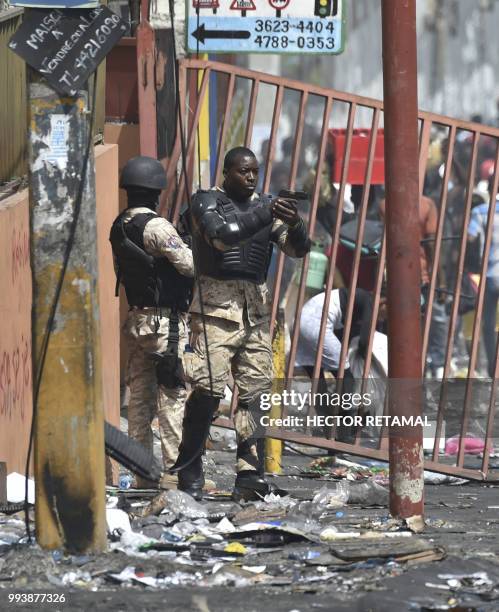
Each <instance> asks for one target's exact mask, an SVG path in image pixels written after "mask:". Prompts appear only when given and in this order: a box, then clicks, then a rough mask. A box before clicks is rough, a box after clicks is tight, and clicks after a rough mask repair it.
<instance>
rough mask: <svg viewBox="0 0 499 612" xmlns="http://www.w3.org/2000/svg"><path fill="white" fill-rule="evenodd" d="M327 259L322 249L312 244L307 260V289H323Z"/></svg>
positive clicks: (316, 244) (320, 245) (316, 243)
mask: <svg viewBox="0 0 499 612" xmlns="http://www.w3.org/2000/svg"><path fill="white" fill-rule="evenodd" d="M327 264H328V259H327V256H326V255H325V254H324V247H323V245H322V244H320V243H318V242H314V244H313V245H312V250H311V251H310V257H309V260H308V274H307V289H319V290H321V291H322V290H323V289H324V280H325V278H326V272H327Z"/></svg>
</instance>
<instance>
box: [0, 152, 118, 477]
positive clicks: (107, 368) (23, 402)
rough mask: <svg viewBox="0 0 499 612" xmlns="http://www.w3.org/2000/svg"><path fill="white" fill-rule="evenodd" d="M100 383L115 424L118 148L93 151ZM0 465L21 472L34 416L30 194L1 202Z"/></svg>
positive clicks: (22, 194) (107, 411)
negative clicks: (113, 237)
mask: <svg viewBox="0 0 499 612" xmlns="http://www.w3.org/2000/svg"><path fill="white" fill-rule="evenodd" d="M95 169H96V196H97V234H98V235H97V245H98V257H99V301H100V315H101V343H102V347H101V350H102V368H103V371H102V381H103V387H104V409H105V416H106V419H107V420H108V421H110V422H112V423H114V424H118V423H119V407H120V402H119V400H120V396H119V393H120V369H119V304H118V300H117V299H116V298H114V285H115V277H114V269H113V263H112V257H111V250H110V248H109V242H108V236H109V228H110V226H111V224H112V221H113V220H114V218H115V217H116V215H117V214H118V206H119V199H118V147H117V146H116V145H101V146H98V147H96V148H95ZM0 244H1V245H2V252H3V253H4V255H5V256H3V257H1V258H0V286H2V289H3V290H2V291H1V292H0V461H5V462H6V463H7V473H10V472H12V471H17V472H24V464H25V461H26V452H27V444H28V438H29V428H30V424H31V415H32V401H33V397H32V367H31V269H30V249H29V200H28V191H27V190H24V191H21V192H19V193H17V194H15V195H13V196H11V197H10V198H7V199H5V200H2V201H0Z"/></svg>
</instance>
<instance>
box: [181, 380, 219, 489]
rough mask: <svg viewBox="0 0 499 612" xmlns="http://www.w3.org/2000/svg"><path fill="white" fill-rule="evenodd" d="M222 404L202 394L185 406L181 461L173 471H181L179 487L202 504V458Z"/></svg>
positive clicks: (193, 397)
mask: <svg viewBox="0 0 499 612" xmlns="http://www.w3.org/2000/svg"><path fill="white" fill-rule="evenodd" d="M219 403H220V399H218V398H216V397H211V395H208V394H206V393H203V392H202V391H198V390H194V391H193V392H192V393H191V395H190V396H189V399H188V400H187V402H186V404H185V412H184V420H183V423H182V442H181V443H180V448H179V454H178V458H177V461H176V462H175V465H174V466H173V467H172V468H171V471H173V472H178V486H177V488H178V489H179V490H180V491H184V492H185V493H188V494H189V495H192V497H194V499H196V500H198V501H199V500H201V499H202V497H203V487H204V475H203V460H202V455H203V453H204V450H205V444H206V439H207V438H208V434H209V432H210V425H211V421H212V419H213V415H214V414H215V412H216V411H217V409H218V405H219Z"/></svg>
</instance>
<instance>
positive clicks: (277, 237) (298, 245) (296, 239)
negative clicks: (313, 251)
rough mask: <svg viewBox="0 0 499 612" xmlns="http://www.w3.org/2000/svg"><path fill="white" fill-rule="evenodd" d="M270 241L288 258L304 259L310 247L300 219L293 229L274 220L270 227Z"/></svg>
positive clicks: (303, 224)
mask: <svg viewBox="0 0 499 612" xmlns="http://www.w3.org/2000/svg"><path fill="white" fill-rule="evenodd" d="M272 240H273V242H275V243H276V244H277V246H278V247H279V248H280V249H281V251H283V253H285V254H286V255H288V256H289V257H296V258H301V257H304V256H305V255H306V254H307V253H308V252H309V251H310V247H311V242H310V238H309V237H308V235H307V229H306V227H305V223H304V222H303V219H301V218H300V221H299V222H298V223H297V224H296V225H295V226H294V227H289V226H287V225H286V224H285V223H283V221H281V220H280V219H276V220H275V221H274V224H273V225H272Z"/></svg>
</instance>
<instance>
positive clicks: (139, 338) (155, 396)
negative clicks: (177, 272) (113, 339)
mask: <svg viewBox="0 0 499 612" xmlns="http://www.w3.org/2000/svg"><path fill="white" fill-rule="evenodd" d="M156 312H159V316H156V315H155V309H153V308H144V309H140V310H139V309H137V310H131V311H130V312H129V314H128V319H127V321H126V323H125V326H124V332H125V335H126V337H127V340H128V349H129V354H128V365H127V381H126V382H127V384H128V386H129V387H130V402H129V405H128V435H129V436H131V437H132V438H134V439H135V440H138V441H139V442H141V443H142V444H143V445H144V446H145V447H146V448H150V449H152V446H153V434H152V429H151V423H152V421H153V419H154V418H155V417H156V416H157V417H158V423H159V434H160V438H161V450H162V454H163V466H164V469H165V470H166V469H167V468H169V467H170V466H171V465H173V464H174V463H175V460H176V459H177V455H178V447H179V444H180V440H181V438H182V419H183V417H184V406H185V400H186V397H187V393H186V390H185V388H183V387H175V388H172V389H167V388H166V387H165V386H164V385H159V384H158V381H157V377H156V361H155V359H154V357H153V353H156V352H158V353H163V352H165V351H166V349H167V345H168V331H169V323H170V319H169V310H168V309H159V311H156ZM158 326H159V327H158ZM186 342H187V326H186V321H185V316H184V315H179V345H178V346H179V352H180V357H181V358H182V356H183V350H184V346H185V344H186ZM137 484H138V485H139V486H142V485H143V484H145V483H143V482H140V483H139V479H138V481H137Z"/></svg>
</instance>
